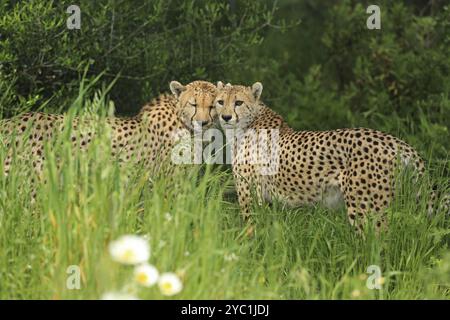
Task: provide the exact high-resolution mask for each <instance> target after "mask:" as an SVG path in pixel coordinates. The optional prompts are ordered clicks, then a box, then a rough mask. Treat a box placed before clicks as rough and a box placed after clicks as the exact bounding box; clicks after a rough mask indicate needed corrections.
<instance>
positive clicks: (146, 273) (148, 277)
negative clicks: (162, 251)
mask: <svg viewBox="0 0 450 320" xmlns="http://www.w3.org/2000/svg"><path fill="white" fill-rule="evenodd" d="M158 277H159V272H158V270H157V269H156V268H155V267H154V266H152V265H150V264H147V263H144V264H141V265H140V266H137V267H136V269H134V280H135V281H136V282H137V283H138V284H140V285H141V286H144V287H151V286H153V285H154V284H155V283H156V282H158Z"/></svg>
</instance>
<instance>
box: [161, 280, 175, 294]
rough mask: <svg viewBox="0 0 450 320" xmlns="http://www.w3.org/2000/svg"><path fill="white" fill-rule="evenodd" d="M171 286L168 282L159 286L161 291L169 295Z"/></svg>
mask: <svg viewBox="0 0 450 320" xmlns="http://www.w3.org/2000/svg"><path fill="white" fill-rule="evenodd" d="M172 287H173V286H172V284H171V283H170V282H165V283H163V284H162V285H161V289H162V291H164V292H166V293H170V292H171V291H172Z"/></svg>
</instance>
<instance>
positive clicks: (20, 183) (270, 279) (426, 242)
mask: <svg viewBox="0 0 450 320" xmlns="http://www.w3.org/2000/svg"><path fill="white" fill-rule="evenodd" d="M108 105H109V103H108V102H107V99H106V98H105V96H104V95H101V94H98V95H94V98H92V99H90V98H89V97H88V96H83V93H81V94H80V96H79V98H78V99H77V100H76V101H75V102H74V104H73V105H72V108H71V110H75V111H77V110H78V111H80V112H86V110H91V113H90V115H91V116H92V114H93V112H95V110H106V109H107V106H108ZM92 110H94V111H92ZM99 114H100V116H99V117H98V122H97V131H98V132H100V133H99V134H98V136H97V137H96V139H95V141H94V142H93V143H92V145H91V146H90V147H89V149H88V150H87V151H86V152H76V151H75V152H73V151H74V150H71V143H70V142H69V141H68V139H67V136H66V135H65V134H62V135H61V136H60V137H58V139H59V141H60V142H61V143H60V144H58V145H57V147H54V148H47V150H46V158H47V161H46V163H45V173H44V177H45V180H46V182H45V183H43V182H40V183H38V184H37V186H36V187H37V188H38V196H37V198H36V201H33V200H32V199H31V196H30V194H31V192H30V189H31V188H32V187H33V185H32V184H31V183H30V179H31V177H32V175H33V171H32V170H30V169H29V168H30V163H29V162H27V161H26V160H24V159H18V158H16V161H15V162H13V167H12V171H11V173H10V175H9V176H8V177H4V176H2V177H1V178H0V179H1V180H0V185H1V198H0V201H1V202H0V279H1V281H0V299H100V298H101V297H102V296H103V295H104V294H105V293H108V292H125V293H131V294H133V295H136V296H138V297H139V298H141V299H163V298H167V297H165V296H163V295H162V294H161V293H160V292H159V291H158V290H157V289H156V288H155V287H150V288H145V287H140V286H138V285H137V284H136V283H135V282H134V281H133V277H132V273H133V267H131V266H125V265H121V264H120V263H117V262H115V261H113V260H112V259H111V256H110V254H109V251H108V245H109V243H111V241H113V240H115V239H117V238H119V237H120V236H122V235H125V234H133V235H140V236H143V237H145V238H146V239H148V241H149V243H150V247H151V257H150V260H149V261H150V263H151V264H152V265H154V266H155V267H157V269H158V270H160V272H164V271H173V272H175V273H176V274H177V275H178V276H179V277H180V279H181V281H182V283H183V290H182V291H181V292H180V293H179V294H177V295H175V296H171V297H168V298H175V299H448V298H449V289H450V288H449V283H450V250H449V249H448V240H449V237H448V236H449V230H450V228H449V220H448V217H446V216H445V215H444V213H443V212H437V213H436V214H435V215H433V216H432V217H431V218H430V217H428V216H427V214H426V201H427V200H428V198H429V196H428V195H427V194H426V192H425V196H424V197H422V198H421V199H420V200H419V201H418V200H417V199H416V197H415V194H416V192H417V190H418V189H417V188H423V190H425V191H426V190H429V189H428V188H429V187H428V185H429V184H428V182H427V181H422V182H421V183H418V184H412V183H411V180H410V177H408V176H407V175H406V176H404V177H402V178H401V179H400V178H399V179H400V180H399V185H401V186H402V187H401V188H399V190H398V192H397V193H398V194H397V197H396V201H395V203H393V204H392V206H391V207H390V208H389V212H388V215H389V230H388V231H387V232H386V233H383V234H381V235H380V236H379V237H377V236H376V235H375V234H374V232H373V230H370V229H368V230H366V233H365V235H364V237H361V236H358V235H357V234H355V233H354V232H353V231H352V229H351V227H350V225H349V224H348V222H347V218H346V214H345V211H344V209H341V210H335V211H333V210H327V209H324V208H322V207H320V206H317V207H305V208H300V209H296V210H292V209H285V208H283V206H282V205H281V204H277V203H275V204H273V205H272V206H262V207H258V206H255V208H254V216H253V217H254V221H255V231H254V234H253V236H248V234H247V230H248V228H249V226H248V225H246V224H245V223H244V222H243V220H242V218H241V217H240V215H239V209H238V206H237V201H236V196H235V194H234V189H233V181H232V177H231V174H230V168H229V167H228V166H226V165H223V166H218V165H189V166H183V167H180V168H179V170H176V172H175V173H174V174H173V175H174V176H173V178H171V179H170V180H169V179H167V177H166V176H165V175H164V174H163V173H161V174H157V175H155V174H151V173H150V172H146V171H144V170H143V169H142V168H132V167H129V166H128V167H127V166H119V165H118V163H117V162H116V161H114V160H113V159H111V158H110V156H109V154H110V152H108V137H107V135H106V134H101V132H102V130H101V128H102V126H103V125H102V123H103V120H102V119H103V116H102V115H101V114H103V115H104V113H102V112H99ZM67 127H70V126H67ZM4 155H5V148H2V152H1V156H0V158H1V159H4ZM2 162H3V161H2ZM433 179H435V180H434V181H441V182H442V181H444V180H445V179H446V177H445V175H444V171H443V170H441V171H440V172H439V170H434V177H433ZM73 266H76V268H78V270H79V271H80V278H81V279H80V285H79V288H73V287H71V286H70V281H69V284H68V279H69V280H70V278H71V276H72V270H73V269H71V268H73ZM369 266H376V267H375V268H379V269H378V270H379V272H380V273H379V274H374V270H373V269H372V270H371V269H370V268H373V267H370V268H369ZM368 268H369V270H368ZM374 275H375V276H376V278H375V277H374ZM374 281H377V282H374ZM371 284H372V286H371ZM373 284H379V285H380V286H381V287H380V289H376V288H373ZM370 288H372V289H370Z"/></svg>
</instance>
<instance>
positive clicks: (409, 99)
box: [229, 0, 450, 167]
mask: <svg viewBox="0 0 450 320" xmlns="http://www.w3.org/2000/svg"><path fill="white" fill-rule="evenodd" d="M282 3H283V5H282V7H281V9H280V11H279V14H281V15H283V16H287V17H289V19H295V18H297V19H298V18H299V17H300V18H301V19H302V23H300V24H299V25H297V26H295V27H293V28H291V29H289V30H288V31H287V33H285V34H281V33H280V32H279V31H277V30H271V31H270V32H269V34H268V36H267V37H266V41H265V42H264V43H263V45H262V46H261V47H259V48H257V49H256V50H255V51H254V52H253V54H252V56H251V57H250V59H249V62H250V63H249V64H248V65H247V66H246V70H248V71H247V73H246V76H245V78H244V79H242V80H240V79H239V80H240V81H244V82H246V83H250V82H252V81H254V80H258V81H261V82H262V83H263V84H264V88H265V92H264V93H263V97H264V99H265V100H266V102H268V104H269V105H270V106H271V107H273V108H275V109H277V110H278V111H279V112H281V113H282V114H283V115H284V116H285V117H286V119H287V120H288V121H289V122H290V124H292V125H293V126H294V127H296V128H297V129H314V130H325V129H333V128H339V127H349V126H368V127H371V128H376V129H380V130H384V131H387V132H390V133H392V134H394V135H397V136H400V137H402V138H404V139H405V140H407V141H408V142H409V143H411V144H412V145H414V146H415V147H416V148H418V149H419V150H421V151H422V152H424V151H425V150H427V151H429V150H433V157H435V158H438V159H443V160H444V163H445V165H446V166H447V167H448V166H449V161H448V150H449V149H450V133H449V125H450V8H449V7H448V6H443V2H442V1H441V2H439V1H437V2H436V3H433V4H432V7H431V8H430V4H429V3H428V2H426V4H423V5H421V4H419V3H417V4H415V5H414V6H412V5H405V4H403V3H401V2H395V3H393V2H392V1H381V3H379V6H380V8H381V30H369V29H367V27H366V20H367V18H368V17H369V14H367V13H366V8H367V6H368V4H369V3H367V4H362V3H361V2H360V1H340V2H339V3H335V2H333V1H309V0H305V1H298V2H297V1H286V2H282ZM280 39H281V40H280ZM240 74H242V71H239V73H233V71H232V72H231V74H230V75H229V78H230V80H233V79H235V78H238V77H239V75H240ZM234 81H235V82H239V81H236V80H234Z"/></svg>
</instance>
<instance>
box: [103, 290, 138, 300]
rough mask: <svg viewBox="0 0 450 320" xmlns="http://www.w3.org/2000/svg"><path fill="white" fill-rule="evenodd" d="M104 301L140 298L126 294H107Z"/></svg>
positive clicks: (104, 295)
mask: <svg viewBox="0 0 450 320" xmlns="http://www.w3.org/2000/svg"><path fill="white" fill-rule="evenodd" d="M102 300H139V298H138V297H136V296H134V295H132V294H129V293H125V292H113V291H112V292H106V293H105V294H103V296H102Z"/></svg>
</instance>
